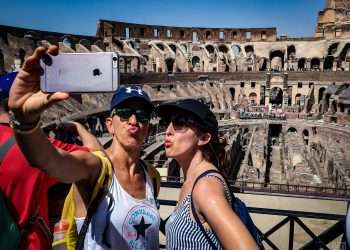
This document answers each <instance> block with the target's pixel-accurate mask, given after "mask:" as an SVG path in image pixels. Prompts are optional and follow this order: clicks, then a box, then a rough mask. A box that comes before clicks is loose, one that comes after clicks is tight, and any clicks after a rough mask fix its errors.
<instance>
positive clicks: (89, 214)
mask: <svg viewBox="0 0 350 250" xmlns="http://www.w3.org/2000/svg"><path fill="white" fill-rule="evenodd" d="M108 180H109V176H108V175H106V177H105V179H104V181H103V185H102V187H100V189H99V190H98V193H97V195H96V197H95V199H94V200H93V201H92V202H91V204H90V206H89V207H88V211H87V213H86V217H85V219H84V223H83V225H82V227H81V229H80V232H79V234H78V239H77V244H76V247H75V249H76V250H82V249H84V241H85V235H86V233H87V231H88V229H89V224H90V222H91V219H92V216H93V215H94V214H95V212H96V210H97V207H98V204H99V203H100V201H101V200H102V198H103V197H104V196H105V194H106V192H107V191H108V187H107V186H108Z"/></svg>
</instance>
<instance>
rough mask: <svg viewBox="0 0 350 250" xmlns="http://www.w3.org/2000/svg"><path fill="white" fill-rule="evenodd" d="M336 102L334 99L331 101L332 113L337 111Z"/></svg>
mask: <svg viewBox="0 0 350 250" xmlns="http://www.w3.org/2000/svg"><path fill="white" fill-rule="evenodd" d="M337 110H338V109H337V102H336V101H335V100H334V101H332V102H331V112H332V113H337Z"/></svg>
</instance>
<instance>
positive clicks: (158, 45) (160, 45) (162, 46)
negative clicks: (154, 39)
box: [156, 43, 164, 51]
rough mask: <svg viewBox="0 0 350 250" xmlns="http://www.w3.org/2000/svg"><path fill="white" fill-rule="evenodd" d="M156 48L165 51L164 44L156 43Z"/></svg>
mask: <svg viewBox="0 0 350 250" xmlns="http://www.w3.org/2000/svg"><path fill="white" fill-rule="evenodd" d="M156 46H157V47H158V48H159V49H160V50H161V51H164V45H163V44H162V43H156Z"/></svg>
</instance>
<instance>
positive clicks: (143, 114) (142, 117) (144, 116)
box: [111, 108, 151, 122]
mask: <svg viewBox="0 0 350 250" xmlns="http://www.w3.org/2000/svg"><path fill="white" fill-rule="evenodd" d="M114 115H117V116H119V117H120V119H121V120H128V119H129V118H130V117H131V116H132V115H135V116H136V119H137V120H138V121H140V122H148V121H149V120H150V119H151V113H150V112H148V111H147V110H145V109H142V108H135V109H134V108H114V109H113V110H112V113H111V117H113V116H114Z"/></svg>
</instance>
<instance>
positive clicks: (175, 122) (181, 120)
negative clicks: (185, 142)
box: [159, 115, 199, 132]
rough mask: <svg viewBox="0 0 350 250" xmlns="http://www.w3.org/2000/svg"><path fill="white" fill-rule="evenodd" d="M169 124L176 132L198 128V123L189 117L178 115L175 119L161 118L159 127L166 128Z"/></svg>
mask: <svg viewBox="0 0 350 250" xmlns="http://www.w3.org/2000/svg"><path fill="white" fill-rule="evenodd" d="M170 123H171V124H172V126H173V128H174V130H175V131H177V132H184V131H186V130H187V129H188V128H189V127H199V126H198V123H196V121H195V120H193V119H192V118H190V117H187V116H184V115H178V116H175V117H169V118H163V119H161V120H160V121H159V125H161V126H163V127H164V128H167V127H168V126H169V125H170Z"/></svg>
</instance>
